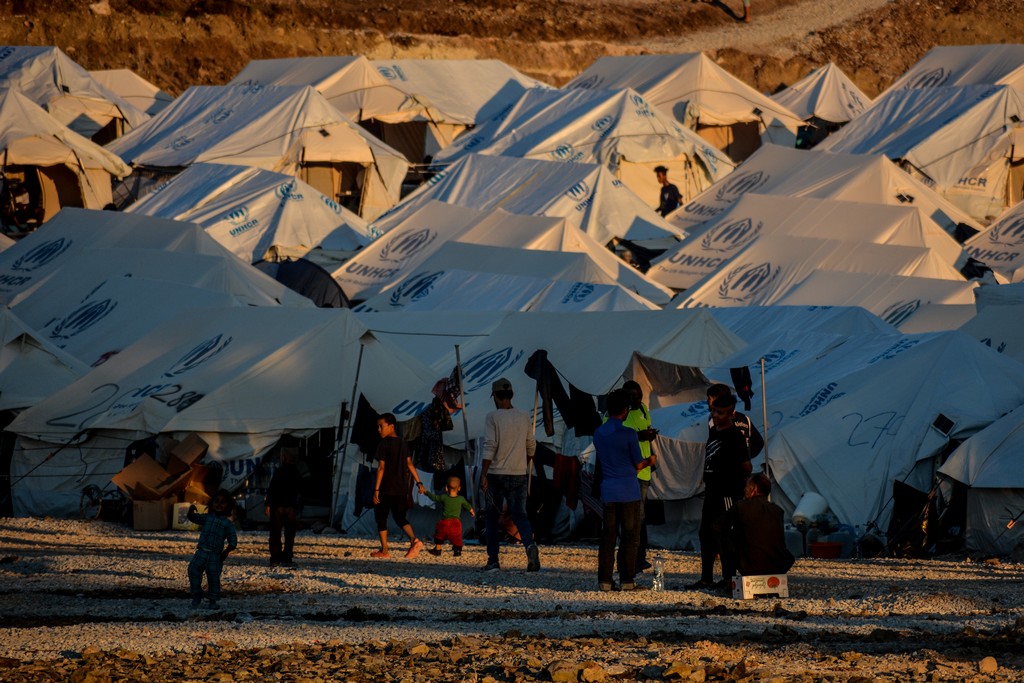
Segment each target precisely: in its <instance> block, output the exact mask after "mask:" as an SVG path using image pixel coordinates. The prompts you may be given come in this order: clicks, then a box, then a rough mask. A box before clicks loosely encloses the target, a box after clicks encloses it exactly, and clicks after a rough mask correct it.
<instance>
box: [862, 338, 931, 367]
mask: <svg viewBox="0 0 1024 683" xmlns="http://www.w3.org/2000/svg"><path fill="white" fill-rule="evenodd" d="M919 343H921V340H919V339H901V340H899V341H898V342H896V343H895V344H893V345H892V346H890V347H889V348H887V349H886V350H885V351H882V352H881V353H880V354H878V355H877V356H875V357H874V358H872V359H871V360H869V361H868V365H872V364H873V363H877V362H878V361H880V360H891V359H893V358H895V357H896V356H898V355H900V354H901V353H903V352H904V351H907V350H909V349H912V348H914V347H915V346H917V345H918V344H919Z"/></svg>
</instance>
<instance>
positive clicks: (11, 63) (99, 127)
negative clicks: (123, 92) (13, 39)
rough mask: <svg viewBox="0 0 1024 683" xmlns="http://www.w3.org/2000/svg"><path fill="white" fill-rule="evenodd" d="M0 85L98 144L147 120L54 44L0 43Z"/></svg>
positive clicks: (145, 116) (145, 115) (140, 112)
mask: <svg viewBox="0 0 1024 683" xmlns="http://www.w3.org/2000/svg"><path fill="white" fill-rule="evenodd" d="M0 88H12V89H15V90H18V91H20V92H21V93H22V94H24V95H25V96H26V97H28V98H29V99H30V100H32V101H33V102H35V103H36V104H38V105H39V106H40V107H42V108H43V109H45V110H46V111H48V112H49V113H50V115H51V116H53V117H54V118H55V119H57V120H58V121H60V122H61V123H63V124H64V125H65V126H68V127H69V128H71V129H72V130H73V131H75V132H76V133H78V134H80V135H82V136H84V137H87V138H94V139H95V140H96V141H97V142H99V143H100V144H103V143H106V142H109V141H110V140H113V139H114V138H116V137H118V136H119V135H121V134H123V133H124V132H125V131H127V130H128V129H131V128H135V127H137V126H139V125H141V124H142V123H144V122H145V121H146V119H147V118H149V117H148V115H147V114H145V113H144V112H142V111H141V110H140V109H138V108H137V107H135V106H134V105H133V104H131V103H130V102H128V101H127V100H125V99H124V98H122V97H120V96H119V95H117V94H116V93H115V92H114V91H113V90H110V89H109V88H107V87H105V86H104V85H102V84H101V83H100V82H99V81H98V80H96V79H95V78H93V76H92V75H91V74H90V73H89V72H88V71H86V70H85V69H83V68H82V67H81V66H79V65H78V63H77V62H75V61H74V60H73V59H71V58H70V57H68V56H67V55H66V54H64V52H63V51H61V50H60V48H56V47H34V46H28V45H17V46H12V45H8V46H4V47H0Z"/></svg>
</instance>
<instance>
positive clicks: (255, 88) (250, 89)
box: [241, 83, 266, 95]
mask: <svg viewBox="0 0 1024 683" xmlns="http://www.w3.org/2000/svg"><path fill="white" fill-rule="evenodd" d="M264 88H266V86H265V85H263V84H261V83H249V84H247V86H246V87H245V88H243V89H242V90H241V92H242V94H243V95H258V94H260V93H261V92H263V89H264Z"/></svg>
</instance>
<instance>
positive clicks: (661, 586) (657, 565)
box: [651, 553, 665, 592]
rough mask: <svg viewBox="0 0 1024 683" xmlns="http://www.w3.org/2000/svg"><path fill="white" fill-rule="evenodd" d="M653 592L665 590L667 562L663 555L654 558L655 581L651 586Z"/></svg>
mask: <svg viewBox="0 0 1024 683" xmlns="http://www.w3.org/2000/svg"><path fill="white" fill-rule="evenodd" d="M651 590H654V591H658V592H661V591H663V590H665V560H663V559H662V558H661V553H659V554H657V555H655V556H654V581H653V582H652V584H651Z"/></svg>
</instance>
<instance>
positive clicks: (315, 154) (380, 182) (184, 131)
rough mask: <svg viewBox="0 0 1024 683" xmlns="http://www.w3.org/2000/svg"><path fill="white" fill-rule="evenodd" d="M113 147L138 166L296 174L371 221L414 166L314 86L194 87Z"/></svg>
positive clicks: (169, 170) (167, 170) (164, 169)
mask: <svg viewBox="0 0 1024 683" xmlns="http://www.w3.org/2000/svg"><path fill="white" fill-rule="evenodd" d="M108 148H109V149H110V150H111V151H113V152H115V153H117V154H120V155H121V157H122V158H123V159H125V160H126V161H127V162H128V163H130V164H131V165H132V166H134V167H136V168H142V169H149V170H153V171H160V172H165V173H178V172H180V171H182V170H184V169H185V168H186V167H187V166H189V165H191V164H194V163H198V162H204V161H205V162H213V163H221V164H234V165H239V166H254V167H257V168H262V169H266V170H268V171H275V172H278V173H285V174H288V175H293V176H296V177H298V178H300V179H301V180H303V181H305V182H307V183H309V184H310V185H313V186H314V187H316V188H317V189H318V190H320V191H321V192H323V193H324V194H325V195H327V196H328V197H330V198H331V199H332V200H335V201H338V202H339V203H344V202H343V200H342V196H343V194H344V195H345V196H346V197H348V196H351V197H352V198H353V202H354V206H355V207H357V208H358V209H359V211H358V213H359V214H360V215H361V216H363V217H366V218H367V219H368V220H369V219H372V218H373V217H376V216H377V215H379V214H380V213H382V212H383V211H385V210H386V209H388V208H390V207H391V206H393V205H394V204H395V203H396V202H397V201H398V198H399V194H400V192H401V183H402V180H403V179H404V178H405V174H406V171H407V170H408V168H409V163H408V162H407V161H406V160H405V158H404V157H403V156H402V155H401V154H400V153H399V152H397V151H395V150H394V149H392V148H390V147H388V146H387V145H385V144H384V143H383V142H381V141H379V140H378V139H377V138H375V137H374V136H372V135H370V133H368V132H367V131H365V130H364V129H363V128H362V127H360V126H359V125H357V124H356V123H354V122H353V121H352V120H351V119H349V118H347V117H346V116H344V115H343V114H341V113H340V112H339V111H338V110H337V109H335V108H334V107H332V106H331V105H330V104H329V103H328V102H327V100H326V99H324V97H323V95H321V94H320V93H318V92H317V91H315V90H314V89H313V88H310V87H308V86H304V87H297V86H193V87H191V88H189V89H188V90H186V91H185V92H184V93H183V94H182V95H181V97H179V98H178V99H176V100H175V101H174V103H173V104H171V105H170V106H169V107H167V108H166V109H164V110H163V111H162V112H161V113H160V114H158V115H157V116H156V117H154V118H153V119H151V120H150V121H149V122H147V123H146V125H144V126H140V127H139V128H136V129H135V130H134V131H132V132H131V133H129V134H128V135H126V136H124V137H122V138H120V139H119V140H116V141H115V142H113V143H111V144H110V145H109V146H108Z"/></svg>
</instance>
